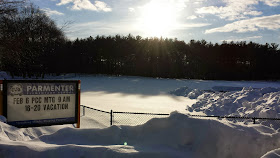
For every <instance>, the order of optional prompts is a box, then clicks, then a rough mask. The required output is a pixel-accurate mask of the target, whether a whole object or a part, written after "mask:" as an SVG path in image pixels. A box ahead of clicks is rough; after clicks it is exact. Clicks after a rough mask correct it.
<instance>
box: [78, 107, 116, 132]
mask: <svg viewBox="0 0 280 158" xmlns="http://www.w3.org/2000/svg"><path fill="white" fill-rule="evenodd" d="M80 108H81V109H80V117H81V118H80V119H81V124H80V127H81V128H106V127H110V125H111V124H110V112H107V111H103V110H98V109H95V108H91V107H87V106H83V105H81V106H80Z"/></svg>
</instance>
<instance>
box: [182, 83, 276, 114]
mask: <svg viewBox="0 0 280 158" xmlns="http://www.w3.org/2000/svg"><path fill="white" fill-rule="evenodd" d="M197 99H198V101H197V102H196V103H195V104H193V105H192V106H189V107H187V110H189V111H190V112H192V111H196V112H198V111H202V112H204V113H205V114H206V115H218V116H225V115H229V116H246V117H264V118H267V117H268V118H280V89H279V88H261V89H253V88H245V87H244V88H243V89H242V90H241V91H232V92H226V93H223V92H215V93H203V94H202V95H200V96H199V97H198V98H197Z"/></svg>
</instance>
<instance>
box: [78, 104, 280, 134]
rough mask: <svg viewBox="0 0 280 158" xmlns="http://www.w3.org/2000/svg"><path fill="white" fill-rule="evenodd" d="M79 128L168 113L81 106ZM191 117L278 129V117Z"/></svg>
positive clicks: (138, 120)
mask: <svg viewBox="0 0 280 158" xmlns="http://www.w3.org/2000/svg"><path fill="white" fill-rule="evenodd" d="M80 116H81V128H106V127H110V125H129V126H137V125H141V124H144V123H146V122H147V121H149V120H151V119H153V118H166V117H168V116H169V114H155V113H133V112H117V111H110V112H108V111H103V110H99V109H95V108H91V107H87V106H83V105H82V106H81V109H80ZM191 117H192V118H199V119H207V120H219V121H222V122H226V123H230V124H231V123H233V124H236V125H242V126H247V125H254V124H261V125H263V126H266V127H269V128H273V129H275V130H277V129H280V118H249V117H232V116H228V117H227V116H202V115H191Z"/></svg>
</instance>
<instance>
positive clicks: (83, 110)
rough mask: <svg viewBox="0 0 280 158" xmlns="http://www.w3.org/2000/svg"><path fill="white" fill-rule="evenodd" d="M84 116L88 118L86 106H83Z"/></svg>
mask: <svg viewBox="0 0 280 158" xmlns="http://www.w3.org/2000/svg"><path fill="white" fill-rule="evenodd" d="M83 116H86V110H85V106H83Z"/></svg>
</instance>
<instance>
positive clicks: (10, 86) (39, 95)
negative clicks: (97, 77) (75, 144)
mask: <svg viewBox="0 0 280 158" xmlns="http://www.w3.org/2000/svg"><path fill="white" fill-rule="evenodd" d="M79 87H80V81H68V80H4V82H3V113H4V116H5V117H6V118H7V123H8V124H10V125H13V126H16V127H34V126H45V125H59V124H74V123H77V126H79V114H78V111H79V108H80V106H79V95H80V94H79V91H80V90H79Z"/></svg>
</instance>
